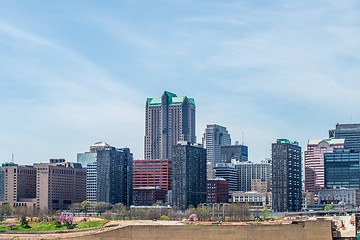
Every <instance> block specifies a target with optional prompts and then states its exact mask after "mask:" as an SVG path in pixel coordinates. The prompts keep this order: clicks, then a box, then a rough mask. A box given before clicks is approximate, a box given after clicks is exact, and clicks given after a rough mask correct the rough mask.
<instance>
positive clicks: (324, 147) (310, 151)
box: [304, 139, 345, 193]
mask: <svg viewBox="0 0 360 240" xmlns="http://www.w3.org/2000/svg"><path fill="white" fill-rule="evenodd" d="M344 146H345V139H322V140H309V141H308V145H307V151H305V152H304V160H305V190H306V191H308V192H313V193H317V192H318V191H319V189H321V188H324V186H325V185H324V184H325V179H324V174H325V173H324V153H333V152H335V150H336V149H339V148H344Z"/></svg>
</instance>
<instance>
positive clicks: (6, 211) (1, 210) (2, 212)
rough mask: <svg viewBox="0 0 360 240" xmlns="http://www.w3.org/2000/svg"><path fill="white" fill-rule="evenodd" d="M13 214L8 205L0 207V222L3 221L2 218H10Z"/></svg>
mask: <svg viewBox="0 0 360 240" xmlns="http://www.w3.org/2000/svg"><path fill="white" fill-rule="evenodd" d="M12 212H13V208H12V206H11V205H10V204H3V205H0V221H3V220H4V216H10V215H11V214H12Z"/></svg>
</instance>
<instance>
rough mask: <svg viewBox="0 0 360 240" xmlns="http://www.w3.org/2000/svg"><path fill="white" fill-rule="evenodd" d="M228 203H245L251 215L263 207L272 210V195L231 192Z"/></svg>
mask: <svg viewBox="0 0 360 240" xmlns="http://www.w3.org/2000/svg"><path fill="white" fill-rule="evenodd" d="M230 202H233V203H247V204H249V205H250V210H251V212H253V213H256V212H260V211H262V210H263V209H264V208H265V207H266V208H267V209H268V210H271V209H272V194H271V193H259V192H253V191H250V192H232V193H231V194H230Z"/></svg>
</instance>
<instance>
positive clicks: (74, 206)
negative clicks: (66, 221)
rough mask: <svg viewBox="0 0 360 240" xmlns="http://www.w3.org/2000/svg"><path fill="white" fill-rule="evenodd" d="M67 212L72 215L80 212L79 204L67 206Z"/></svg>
mask: <svg viewBox="0 0 360 240" xmlns="http://www.w3.org/2000/svg"><path fill="white" fill-rule="evenodd" d="M69 210H70V211H71V212H72V214H75V213H76V212H79V211H80V210H81V203H72V204H71V205H70V206H69Z"/></svg>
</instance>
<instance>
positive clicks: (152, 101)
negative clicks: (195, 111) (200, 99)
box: [147, 91, 195, 106]
mask: <svg viewBox="0 0 360 240" xmlns="http://www.w3.org/2000/svg"><path fill="white" fill-rule="evenodd" d="M165 94H166V95H168V97H169V105H172V104H182V103H183V102H184V101H185V98H186V97H178V96H177V95H176V94H174V93H171V92H167V91H165ZM188 101H189V103H190V104H191V105H193V106H195V100H194V98H188ZM147 103H148V104H149V105H151V106H156V105H161V103H162V102H161V98H148V99H147Z"/></svg>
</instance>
